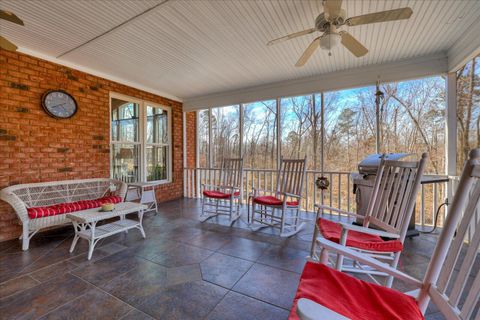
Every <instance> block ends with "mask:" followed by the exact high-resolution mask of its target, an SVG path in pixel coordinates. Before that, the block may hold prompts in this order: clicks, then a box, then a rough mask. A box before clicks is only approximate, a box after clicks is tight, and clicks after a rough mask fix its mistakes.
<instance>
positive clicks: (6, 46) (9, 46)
mask: <svg viewBox="0 0 480 320" xmlns="http://www.w3.org/2000/svg"><path fill="white" fill-rule="evenodd" d="M0 48H2V49H3V50H7V51H17V46H16V45H14V44H13V43H11V42H10V41H8V40H7V39H5V38H4V37H2V36H0Z"/></svg>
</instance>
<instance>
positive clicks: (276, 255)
mask: <svg viewBox="0 0 480 320" xmlns="http://www.w3.org/2000/svg"><path fill="white" fill-rule="evenodd" d="M307 256H308V252H307V251H302V250H298V249H293V248H289V247H285V246H273V245H272V246H270V247H269V248H267V249H266V250H265V252H264V253H263V254H262V256H261V257H260V258H259V259H258V260H257V262H259V263H263V264H266V265H269V266H271V267H276V268H280V269H285V270H288V271H293V272H297V273H301V272H302V270H303V267H304V266H305V263H306V262H307Z"/></svg>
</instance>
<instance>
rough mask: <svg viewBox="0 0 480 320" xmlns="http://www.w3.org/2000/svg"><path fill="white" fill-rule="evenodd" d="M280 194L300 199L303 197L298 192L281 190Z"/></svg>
mask: <svg viewBox="0 0 480 320" xmlns="http://www.w3.org/2000/svg"><path fill="white" fill-rule="evenodd" d="M280 194H281V195H282V196H284V197H292V198H297V199H300V198H301V197H302V196H300V195H298V194H293V193H288V192H280Z"/></svg>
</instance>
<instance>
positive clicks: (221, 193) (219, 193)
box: [200, 158, 243, 225]
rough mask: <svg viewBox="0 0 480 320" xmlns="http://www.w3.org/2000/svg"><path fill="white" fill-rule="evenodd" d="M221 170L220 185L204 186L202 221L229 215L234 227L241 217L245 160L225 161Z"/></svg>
mask: <svg viewBox="0 0 480 320" xmlns="http://www.w3.org/2000/svg"><path fill="white" fill-rule="evenodd" d="M221 168H222V169H221V171H220V179H219V184H218V185H207V184H202V190H203V193H202V194H203V197H202V213H201V215H200V221H201V222H204V221H206V220H208V219H210V218H212V217H216V216H218V215H228V216H229V217H230V225H232V224H233V223H234V222H235V221H236V220H237V219H238V218H239V217H240V215H241V213H240V204H241V190H242V186H243V159H241V158H240V159H223V160H222V167H221ZM235 200H237V201H236V203H235ZM234 207H235V208H234Z"/></svg>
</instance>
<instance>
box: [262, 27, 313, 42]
mask: <svg viewBox="0 0 480 320" xmlns="http://www.w3.org/2000/svg"><path fill="white" fill-rule="evenodd" d="M316 30H317V29H315V28H311V29H307V30H303V31H299V32H295V33H291V34H289V35H286V36H283V37H280V38H277V39H274V40H270V41H268V42H267V46H271V45H274V44H277V43H279V42H283V41H287V40H290V39H293V38H296V37H301V36H304V35H306V34H310V33H313V32H315V31H316Z"/></svg>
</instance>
